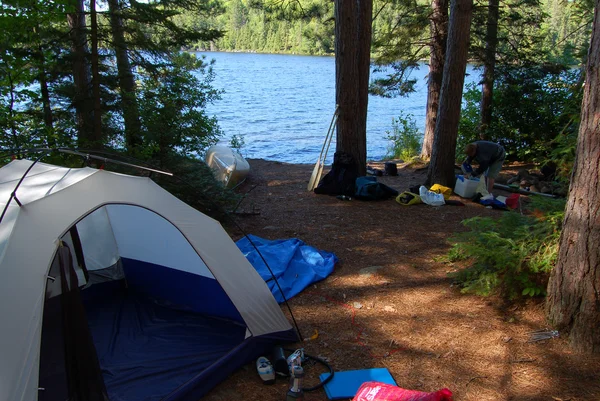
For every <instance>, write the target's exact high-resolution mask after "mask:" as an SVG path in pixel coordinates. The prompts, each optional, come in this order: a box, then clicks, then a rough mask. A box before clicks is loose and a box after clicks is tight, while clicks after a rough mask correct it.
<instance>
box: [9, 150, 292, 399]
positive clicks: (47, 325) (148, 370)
mask: <svg viewBox="0 0 600 401" xmlns="http://www.w3.org/2000/svg"><path fill="white" fill-rule="evenodd" d="M32 164H33V162H31V161H28V160H16V161H13V162H11V163H9V164H8V165H6V166H4V167H2V168H1V169H0V210H4V209H5V213H4V215H3V217H2V221H1V222H0V277H2V280H0V321H2V326H3V328H2V339H1V341H0V355H1V356H2V357H1V358H0V399H6V400H15V401H17V400H27V401H29V400H38V399H39V400H66V399H86V400H95V399H98V400H111V401H122V400H129V401H134V400H135V401H137V400H194V401H196V400H198V399H199V398H200V397H201V396H202V395H203V394H205V393H206V392H207V391H209V390H210V389H211V388H212V387H214V386H215V385H216V384H217V383H219V382H220V381H222V380H223V379H225V378H226V377H227V376H228V375H229V374H230V373H232V372H233V371H235V370H237V369H238V368H239V367H240V366H242V365H244V364H246V363H248V362H249V361H251V360H253V359H255V358H256V357H257V356H258V355H260V354H262V353H264V352H267V351H268V350H270V349H271V347H272V346H273V345H274V344H276V343H282V342H287V341H296V340H297V333H296V332H295V331H294V329H293V327H292V326H291V324H290V322H289V321H288V320H287V318H286V317H285V315H284V314H283V313H282V311H281V309H280V306H279V305H278V303H277V302H276V301H275V299H274V298H273V295H272V294H271V292H270V290H269V288H268V287H267V285H266V284H265V282H264V280H263V279H261V277H260V276H259V275H258V273H257V272H256V270H255V269H254V268H253V267H252V265H251V264H250V263H249V262H248V260H247V259H246V258H245V257H244V255H243V254H242V253H241V252H240V250H239V249H238V248H237V247H236V245H235V243H234V242H233V241H232V239H231V238H230V237H229V236H228V234H227V233H226V232H225V230H224V229H223V228H222V226H221V225H220V224H219V223H218V222H217V221H215V220H213V219H211V218H209V217H208V216H206V215H204V214H202V213H200V212H198V211H197V210H195V209H193V208H192V207H190V206H189V205H187V204H185V203H184V202H182V201H180V200H179V199H177V198H176V197H174V196H172V195H171V194H169V193H168V192H167V191H165V190H163V189H162V188H161V187H159V186H158V185H157V184H155V183H154V182H153V181H152V180H150V179H149V178H141V177H133V176H128V175H123V174H116V173H112V172H108V171H104V170H97V169H93V168H80V169H69V168H63V167H57V166H53V165H49V164H43V163H36V164H35V165H33V167H32ZM31 167H32V168H31ZM29 168H31V170H30V171H28V169H29ZM22 177H25V178H24V179H23V181H22V183H21V184H20V186H18V189H17V190H16V191H15V188H16V187H17V184H18V183H19V181H20V180H21V179H22ZM13 192H14V195H15V196H14V198H13V197H12V196H11V194H13ZM7 203H8V206H7ZM75 284H76V285H75Z"/></svg>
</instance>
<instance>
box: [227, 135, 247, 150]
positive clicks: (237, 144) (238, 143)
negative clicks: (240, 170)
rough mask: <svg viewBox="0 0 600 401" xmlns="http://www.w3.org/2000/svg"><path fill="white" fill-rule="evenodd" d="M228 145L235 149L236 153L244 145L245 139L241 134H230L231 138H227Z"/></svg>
mask: <svg viewBox="0 0 600 401" xmlns="http://www.w3.org/2000/svg"><path fill="white" fill-rule="evenodd" d="M229 146H230V147H231V148H232V149H235V150H237V151H238V153H241V152H242V149H243V147H244V146H246V140H245V139H244V136H243V135H238V134H234V135H232V136H231V139H230V140H229Z"/></svg>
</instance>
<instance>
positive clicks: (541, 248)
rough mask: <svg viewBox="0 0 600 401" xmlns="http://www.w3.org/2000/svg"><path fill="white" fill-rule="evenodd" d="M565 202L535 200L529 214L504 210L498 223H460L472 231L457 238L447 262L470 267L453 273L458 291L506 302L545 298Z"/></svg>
mask: <svg viewBox="0 0 600 401" xmlns="http://www.w3.org/2000/svg"><path fill="white" fill-rule="evenodd" d="M564 207H565V202H564V201H563V200H555V199H551V198H541V197H539V198H537V197H536V198H533V199H532V204H531V208H532V209H533V210H534V212H533V213H532V214H529V215H522V214H519V213H518V212H516V211H511V212H505V213H504V214H503V215H502V216H501V217H500V218H499V219H493V218H490V217H474V218H471V219H467V220H464V221H463V224H464V225H465V226H466V227H467V228H469V229H470V231H467V232H463V233H459V234H456V235H455V236H454V237H452V238H451V239H450V241H451V242H452V243H453V246H452V249H451V250H450V252H449V254H448V259H449V260H450V261H452V262H455V261H461V260H462V261H468V262H469V266H468V267H467V268H465V269H462V270H460V271H458V272H456V273H453V274H451V276H452V277H453V278H454V279H455V282H456V283H457V284H459V285H460V286H461V288H462V292H465V293H475V294H478V295H490V294H492V293H499V294H501V295H503V296H504V297H507V298H509V299H516V298H518V297H520V296H537V295H545V293H546V284H547V281H548V275H549V273H550V271H551V270H552V268H553V267H554V263H555V262H556V257H557V254H558V242H559V238H560V229H561V224H562V220H563V217H564Z"/></svg>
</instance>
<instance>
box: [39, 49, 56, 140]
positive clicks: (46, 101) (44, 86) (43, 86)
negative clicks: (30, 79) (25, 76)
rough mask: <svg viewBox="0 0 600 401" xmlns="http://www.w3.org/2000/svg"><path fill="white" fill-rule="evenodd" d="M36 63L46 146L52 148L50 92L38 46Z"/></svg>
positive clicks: (43, 60) (43, 61) (40, 50)
mask: <svg viewBox="0 0 600 401" xmlns="http://www.w3.org/2000/svg"><path fill="white" fill-rule="evenodd" d="M37 56H38V59H39V60H38V61H39V63H40V65H39V70H40V71H39V75H38V79H39V81H40V92H41V94H42V110H43V111H44V127H45V128H46V135H47V136H46V141H47V143H48V146H49V147H51V148H53V147H55V146H56V140H55V138H54V127H53V117H52V106H51V105H50V90H49V89H48V79H47V78H46V75H47V73H46V58H45V56H44V50H43V49H42V47H41V46H38V55H37Z"/></svg>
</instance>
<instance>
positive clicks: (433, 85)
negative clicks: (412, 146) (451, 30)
mask: <svg viewBox="0 0 600 401" xmlns="http://www.w3.org/2000/svg"><path fill="white" fill-rule="evenodd" d="M429 30H430V33H431V44H430V46H429V48H430V53H431V54H430V56H429V78H428V79H427V112H426V115H425V134H424V136H423V147H422V148H421V157H422V158H424V159H429V158H430V157H431V151H432V149H433V135H434V132H435V122H436V121H437V114H438V108H439V105H440V92H441V89H442V78H443V76H444V59H445V57H446V45H447V41H448V0H433V2H432V3H431V21H430V29H429Z"/></svg>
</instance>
